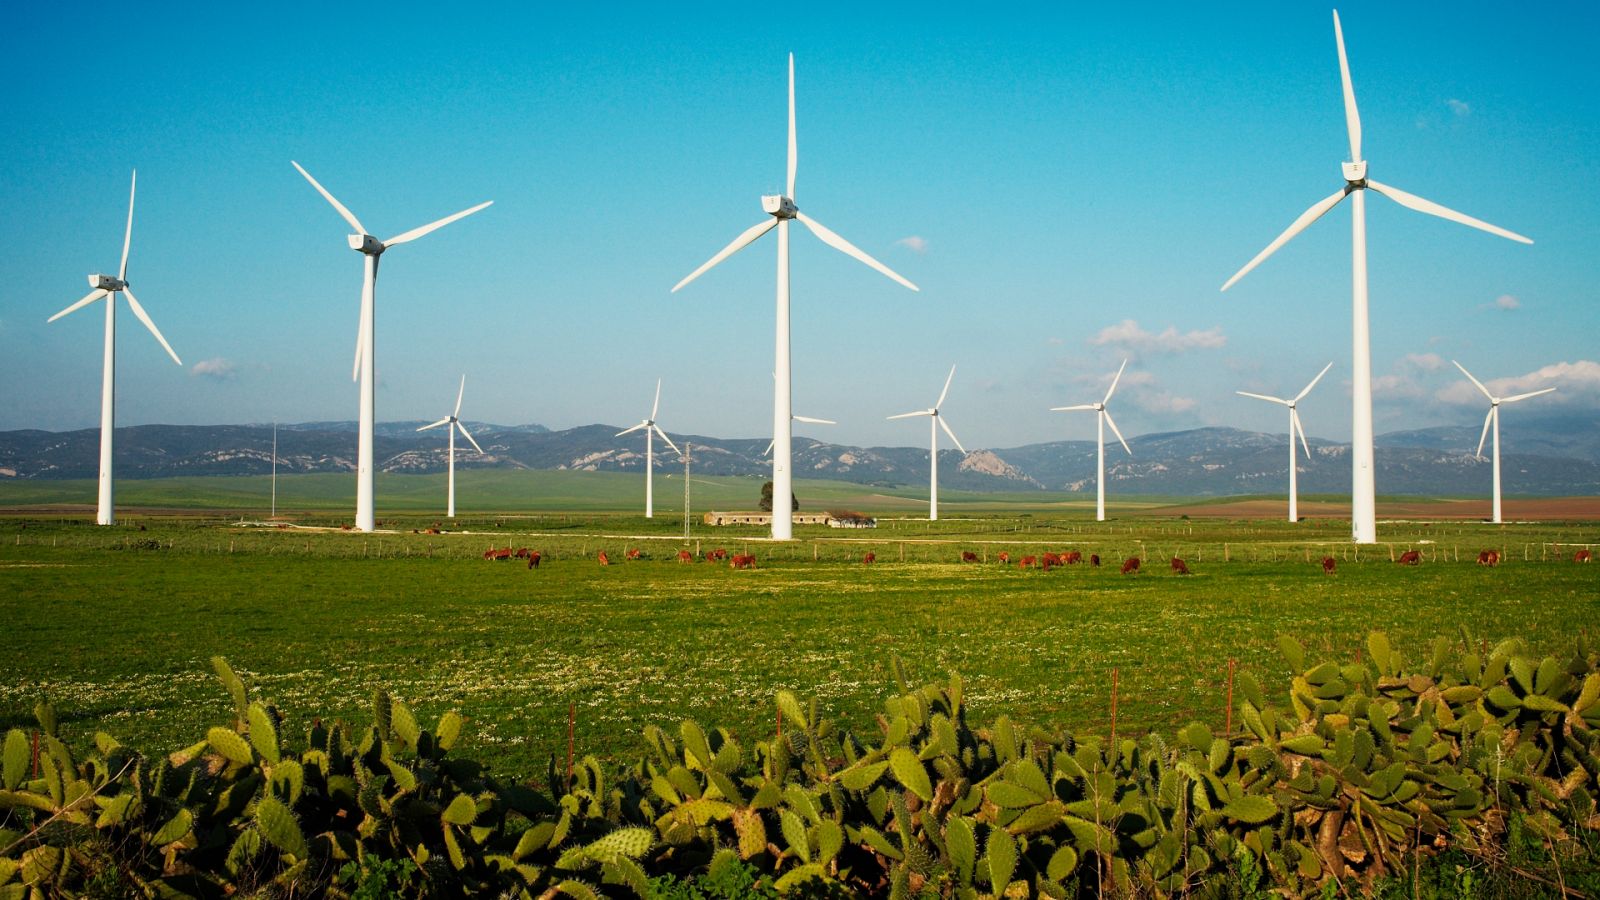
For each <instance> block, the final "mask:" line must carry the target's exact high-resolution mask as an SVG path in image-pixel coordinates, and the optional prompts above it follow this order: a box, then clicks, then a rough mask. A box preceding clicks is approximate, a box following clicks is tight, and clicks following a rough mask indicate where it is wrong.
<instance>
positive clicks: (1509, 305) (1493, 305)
mask: <svg viewBox="0 0 1600 900" xmlns="http://www.w3.org/2000/svg"><path fill="white" fill-rule="evenodd" d="M1478 308H1479V309H1507V310H1510V309H1521V308H1522V301H1521V300H1518V299H1517V298H1516V297H1513V296H1512V295H1510V294H1501V295H1500V296H1498V297H1496V298H1494V300H1493V301H1492V302H1489V303H1485V304H1483V305H1482V306H1480V307H1478Z"/></svg>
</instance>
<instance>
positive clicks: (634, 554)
mask: <svg viewBox="0 0 1600 900" xmlns="http://www.w3.org/2000/svg"><path fill="white" fill-rule="evenodd" d="M628 558H629V559H638V558H639V548H637V547H630V548H628Z"/></svg>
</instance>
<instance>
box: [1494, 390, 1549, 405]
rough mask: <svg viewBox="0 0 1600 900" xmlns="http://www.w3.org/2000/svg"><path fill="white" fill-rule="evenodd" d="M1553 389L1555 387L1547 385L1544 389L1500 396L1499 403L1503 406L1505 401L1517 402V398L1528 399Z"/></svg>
mask: <svg viewBox="0 0 1600 900" xmlns="http://www.w3.org/2000/svg"><path fill="white" fill-rule="evenodd" d="M1553 390H1555V388H1553V387H1547V388H1544V389H1542V390H1537V391H1529V392H1528V393H1526V394H1517V395H1515V396H1512V397H1502V398H1501V399H1500V405H1501V406H1504V405H1505V404H1507V403H1515V402H1517V401H1518V400H1526V399H1528V398H1529V397H1537V396H1539V395H1540V394H1548V393H1550V392H1551V391H1553Z"/></svg>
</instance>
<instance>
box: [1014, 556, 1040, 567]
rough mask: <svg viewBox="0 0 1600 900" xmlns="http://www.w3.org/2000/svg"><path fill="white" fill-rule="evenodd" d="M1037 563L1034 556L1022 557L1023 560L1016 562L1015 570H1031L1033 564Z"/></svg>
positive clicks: (1036, 558) (1037, 559)
mask: <svg viewBox="0 0 1600 900" xmlns="http://www.w3.org/2000/svg"><path fill="white" fill-rule="evenodd" d="M1038 561H1039V558H1038V557H1036V556H1024V557H1023V558H1021V559H1019V560H1017V568H1019V569H1031V568H1033V564H1034V563H1036V562H1038Z"/></svg>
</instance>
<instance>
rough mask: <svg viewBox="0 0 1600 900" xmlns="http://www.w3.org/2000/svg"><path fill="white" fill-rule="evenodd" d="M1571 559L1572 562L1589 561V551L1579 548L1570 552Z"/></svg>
mask: <svg viewBox="0 0 1600 900" xmlns="http://www.w3.org/2000/svg"><path fill="white" fill-rule="evenodd" d="M1572 561H1573V562H1579V563H1585V562H1588V561H1589V551H1587V550H1579V551H1578V552H1577V553H1574V554H1572Z"/></svg>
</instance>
